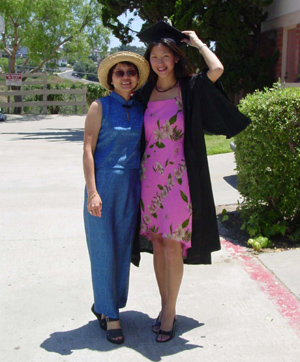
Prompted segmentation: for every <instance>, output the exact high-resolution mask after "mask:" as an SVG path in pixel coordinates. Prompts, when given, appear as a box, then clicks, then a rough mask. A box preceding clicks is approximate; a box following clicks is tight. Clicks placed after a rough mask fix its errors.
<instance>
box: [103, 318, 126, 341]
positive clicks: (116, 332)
mask: <svg viewBox="0 0 300 362" xmlns="http://www.w3.org/2000/svg"><path fill="white" fill-rule="evenodd" d="M118 320H119V319H114V318H109V317H106V324H107V323H108V322H116V321H118ZM120 337H121V338H120ZM106 338H107V340H108V341H109V342H110V343H114V344H122V343H124V340H125V339H124V336H123V333H122V329H121V328H117V329H108V330H107V332H106ZM117 338H118V339H117Z"/></svg>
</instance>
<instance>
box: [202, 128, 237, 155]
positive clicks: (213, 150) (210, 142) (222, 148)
mask: <svg viewBox="0 0 300 362" xmlns="http://www.w3.org/2000/svg"><path fill="white" fill-rule="evenodd" d="M230 142H232V139H226V137H225V136H215V135H212V134H208V133H206V134H205V144H206V150H207V155H208V156H210V155H218V154H220V153H229V152H232V150H231V148H230Z"/></svg>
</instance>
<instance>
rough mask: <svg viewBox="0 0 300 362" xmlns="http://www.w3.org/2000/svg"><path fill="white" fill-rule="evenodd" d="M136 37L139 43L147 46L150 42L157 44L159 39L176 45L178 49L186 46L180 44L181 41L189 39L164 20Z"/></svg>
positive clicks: (182, 43) (183, 43)
mask: <svg viewBox="0 0 300 362" xmlns="http://www.w3.org/2000/svg"><path fill="white" fill-rule="evenodd" d="M137 36H138V37H139V38H140V40H141V41H143V42H144V43H148V44H149V43H151V42H159V41H160V39H162V38H166V39H169V40H171V41H173V42H174V43H176V45H177V46H178V47H180V46H182V45H185V44H186V43H185V42H181V40H182V39H189V36H188V35H185V34H183V33H182V32H181V31H180V30H178V29H176V28H174V27H173V26H172V25H170V24H168V23H167V22H165V21H164V20H161V21H159V22H157V23H155V24H154V25H151V26H149V28H146V29H145V30H142V31H141V32H140V33H138V34H137Z"/></svg>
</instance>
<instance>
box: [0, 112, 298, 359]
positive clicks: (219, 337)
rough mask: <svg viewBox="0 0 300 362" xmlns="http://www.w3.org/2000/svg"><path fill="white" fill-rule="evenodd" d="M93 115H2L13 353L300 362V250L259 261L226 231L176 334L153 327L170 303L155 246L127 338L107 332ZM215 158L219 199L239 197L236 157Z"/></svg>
mask: <svg viewBox="0 0 300 362" xmlns="http://www.w3.org/2000/svg"><path fill="white" fill-rule="evenodd" d="M84 119H85V117H84V116H47V117H27V118H24V117H15V118H14V120H12V118H10V119H9V120H8V121H7V122H6V123H0V132H1V134H0V158H1V163H0V174H1V178H0V194H1V203H0V215H1V217H0V228H1V234H0V235H1V237H0V238H1V239H0V260H1V264H0V265H1V276H2V277H1V281H0V292H1V308H0V311H1V336H2V338H1V341H0V348H1V360H2V361H4V362H15V361H16V362H29V361H30V362H37V361H43V362H49V361H55V362H56V361H84V362H89V361H105V362H106V361H125V362H127V361H130V362H133V361H146V360H150V361H182V360H184V361H185V360H190V361H196V362H197V361H206V362H210V361H214V362H215V361H218V362H227V361H228V362H229V361H230V362H244V361H245V362H253V361H259V362H270V361H272V362H298V361H299V356H300V327H299V326H300V302H299V299H298V298H299V293H300V292H299V282H298V279H299V278H298V276H299V269H298V268H299V257H300V255H299V252H298V251H297V250H296V251H291V252H290V251H289V252H282V253H271V254H268V255H267V254H262V255H261V256H260V259H258V258H255V257H253V256H251V255H250V254H249V253H248V252H247V250H245V248H242V247H240V246H238V245H235V244H233V243H231V242H230V241H228V240H225V239H224V240H222V250H221V251H219V252H217V253H214V257H213V264H212V265H211V266H203V265H200V266H185V273H184V279H183V283H182V287H181V291H180V295H179V299H178V309H177V313H178V323H177V330H176V337H175V338H174V340H172V341H171V342H169V343H167V344H157V343H156V342H155V335H154V334H153V333H152V332H151V328H150V326H151V320H152V319H153V318H155V317H156V316H157V314H158V311H159V309H160V306H159V299H158V290H157V287H156V282H155V277H154V274H153V269H152V257H151V255H149V254H143V256H142V262H141V266H140V268H135V267H132V268H131V284H130V293H129V301H128V305H127V307H126V308H125V309H124V310H123V311H122V313H121V322H122V326H123V332H124V334H125V338H126V341H125V344H124V345H122V346H120V347H117V346H114V345H112V344H110V343H108V342H107V341H106V339H105V333H104V332H103V331H101V330H100V328H99V326H98V322H97V321H95V319H94V316H93V315H92V313H91V312H90V307H91V304H92V300H93V299H92V288H91V279H90V270H89V258H88V253H87V248H86V244H85V236H84V230H83V220H82V204H83V188H84V178H83V173H82V137H83V125H84ZM209 163H210V168H211V175H212V183H213V188H214V195H215V202H216V204H217V205H226V204H234V203H236V202H237V199H238V198H239V195H238V192H237V191H236V189H235V188H234V187H233V186H234V182H235V177H234V175H235V171H234V162H233V154H228V155H220V156H211V157H209ZM231 185H233V186H231ZM292 268H293V270H292V275H289V273H288V272H287V270H288V269H292ZM273 272H274V273H273Z"/></svg>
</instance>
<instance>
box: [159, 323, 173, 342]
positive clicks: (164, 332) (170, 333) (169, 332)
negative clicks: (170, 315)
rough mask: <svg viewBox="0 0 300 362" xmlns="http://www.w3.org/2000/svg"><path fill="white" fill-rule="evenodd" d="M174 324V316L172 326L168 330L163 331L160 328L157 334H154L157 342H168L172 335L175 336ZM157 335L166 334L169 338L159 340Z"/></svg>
mask: <svg viewBox="0 0 300 362" xmlns="http://www.w3.org/2000/svg"><path fill="white" fill-rule="evenodd" d="M175 326H176V318H174V322H173V327H172V329H171V330H170V331H168V332H166V331H163V330H162V329H160V330H159V332H158V334H157V336H156V342H158V343H166V342H169V341H170V340H171V339H173V338H174V336H175ZM159 335H164V336H168V337H169V338H167V339H164V340H161V341H160V340H159V339H158V337H159Z"/></svg>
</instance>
